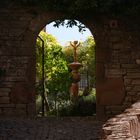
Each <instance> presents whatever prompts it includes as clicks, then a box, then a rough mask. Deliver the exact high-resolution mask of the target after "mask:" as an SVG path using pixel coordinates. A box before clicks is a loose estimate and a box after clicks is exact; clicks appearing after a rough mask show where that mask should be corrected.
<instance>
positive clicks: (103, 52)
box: [96, 48, 111, 62]
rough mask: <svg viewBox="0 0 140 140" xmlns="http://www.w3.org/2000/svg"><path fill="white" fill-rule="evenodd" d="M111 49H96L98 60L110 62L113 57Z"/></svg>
mask: <svg viewBox="0 0 140 140" xmlns="http://www.w3.org/2000/svg"><path fill="white" fill-rule="evenodd" d="M110 58H111V50H108V49H100V48H97V50H96V61H97V62H109V61H110V60H111V59H110Z"/></svg>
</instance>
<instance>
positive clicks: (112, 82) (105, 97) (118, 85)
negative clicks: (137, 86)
mask: <svg viewBox="0 0 140 140" xmlns="http://www.w3.org/2000/svg"><path fill="white" fill-rule="evenodd" d="M96 91H97V103H98V104H99V105H119V104H122V102H123V99H124V97H125V90H124V83H123V79H121V78H112V79H106V80H104V81H102V83H99V84H98V83H97V85H96Z"/></svg>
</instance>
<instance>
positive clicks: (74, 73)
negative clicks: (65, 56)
mask: <svg viewBox="0 0 140 140" xmlns="http://www.w3.org/2000/svg"><path fill="white" fill-rule="evenodd" d="M70 45H71V46H72V47H73V55H74V62H73V63H71V64H69V67H70V68H71V69H72V84H71V87H70V94H71V99H72V101H73V102H76V101H77V98H78V91H79V86H78V82H79V81H80V74H79V73H78V70H79V68H80V67H81V66H82V65H81V64H80V63H79V62H78V61H77V48H78V46H79V45H80V43H78V41H74V42H73V43H72V42H70Z"/></svg>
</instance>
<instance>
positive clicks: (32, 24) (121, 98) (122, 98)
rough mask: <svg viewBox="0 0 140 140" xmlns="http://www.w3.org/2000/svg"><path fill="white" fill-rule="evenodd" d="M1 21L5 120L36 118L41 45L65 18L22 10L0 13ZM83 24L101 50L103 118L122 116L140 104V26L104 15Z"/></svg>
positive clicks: (99, 107)
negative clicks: (48, 28)
mask: <svg viewBox="0 0 140 140" xmlns="http://www.w3.org/2000/svg"><path fill="white" fill-rule="evenodd" d="M0 15H2V16H0V21H2V22H1V24H0V29H1V33H0V35H1V38H0V46H1V48H0V69H1V71H4V74H3V77H1V85H0V93H1V95H0V114H1V116H10V117H11V116H26V117H28V116H34V115H35V109H34V108H35V47H34V45H35V40H36V37H37V35H38V33H39V31H40V30H41V29H42V28H43V27H44V26H45V25H46V24H47V23H49V22H51V21H54V20H56V19H58V17H59V19H60V18H61V17H62V15H61V14H59V13H55V12H42V11H41V10H40V9H39V8H37V7H24V6H20V5H16V4H15V5H13V6H9V7H6V10H4V9H0ZM77 19H78V20H79V21H81V22H82V23H84V24H85V25H86V26H87V27H88V28H89V29H90V30H91V32H92V33H93V35H94V38H95V41H96V45H97V47H96V62H97V64H96V78H97V80H96V81H97V84H96V87H97V110H98V112H97V116H98V117H99V118H101V119H105V118H107V117H111V116H113V115H115V114H119V113H121V112H122V111H123V110H124V109H125V108H128V107H129V106H130V105H131V104H132V103H134V102H136V101H137V100H139V99H140V97H139V91H140V89H139V85H140V72H139V60H140V57H139V56H140V53H139V52H140V51H139V44H140V42H139V25H137V24H136V25H135V26H133V23H131V22H130V21H129V19H122V18H117V17H116V18H113V19H112V18H109V17H108V16H98V15H97V16H96V17H95V16H93V18H87V19H83V18H82V17H79V18H77ZM126 21H128V24H125V23H126ZM124 54H125V55H124Z"/></svg>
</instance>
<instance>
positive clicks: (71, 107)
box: [36, 20, 96, 116]
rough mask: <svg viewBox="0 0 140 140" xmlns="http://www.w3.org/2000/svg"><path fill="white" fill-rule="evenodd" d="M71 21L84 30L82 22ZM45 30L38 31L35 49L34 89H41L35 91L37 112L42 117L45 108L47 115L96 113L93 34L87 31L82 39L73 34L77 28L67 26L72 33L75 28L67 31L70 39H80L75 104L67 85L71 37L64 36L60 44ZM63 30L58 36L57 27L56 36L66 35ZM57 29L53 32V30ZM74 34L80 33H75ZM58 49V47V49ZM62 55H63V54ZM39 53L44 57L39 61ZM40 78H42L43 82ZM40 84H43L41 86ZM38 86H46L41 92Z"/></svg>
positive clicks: (68, 83) (69, 75)
mask: <svg viewBox="0 0 140 140" xmlns="http://www.w3.org/2000/svg"><path fill="white" fill-rule="evenodd" d="M56 22H58V21H56ZM68 22H70V20H65V21H64V23H63V24H66V25H67V26H68ZM73 22H75V23H76V22H77V23H79V25H80V26H81V27H82V28H83V30H84V29H85V30H87V29H86V27H84V25H83V24H82V23H80V22H78V21H76V20H74V21H73ZM77 23H76V24H77ZM52 24H56V23H55V22H54V23H52ZM79 25H77V26H79ZM51 28H52V27H51ZM47 29H48V30H49V28H46V29H43V30H42V31H41V32H40V34H39V36H38V39H37V44H36V52H37V54H36V57H37V58H36V61H37V62H36V63H37V65H36V73H37V75H36V78H37V81H36V82H37V87H38V88H37V89H40V90H37V95H38V96H37V112H40V113H41V112H42V115H43V116H44V110H45V112H46V115H47V113H48V115H51V114H52V115H57V116H89V115H90V116H92V115H95V113H96V91H95V77H96V76H95V41H94V39H93V36H92V35H91V33H90V31H89V30H88V31H87V32H86V34H87V36H86V38H84V40H80V39H79V37H77V36H76V34H75V33H76V31H77V30H78V28H77V30H76V29H73V28H71V29H70V30H71V32H72V31H73V32H74V31H75V32H74V34H72V33H70V32H69V34H71V36H72V39H74V40H77V39H79V47H78V58H77V59H78V63H79V62H80V63H81V66H82V67H81V68H80V72H79V73H80V75H81V81H79V82H77V84H79V93H78V100H77V103H74V102H72V100H71V93H70V86H71V84H72V81H71V72H70V71H71V69H70V67H68V65H69V64H70V63H73V62H74V56H73V49H72V48H73V47H72V46H71V43H72V39H71V40H70V39H69V40H66V39H65V41H67V42H65V43H66V44H65V45H64V43H63V45H62V44H61V45H60V44H59V43H58V42H57V41H56V39H55V37H54V36H53V34H52V35H50V34H49V33H48V30H47ZM63 29H64V30H65V31H63V34H64V35H61V32H62V30H60V33H59V36H62V37H64V36H68V34H67V32H66V29H65V28H63ZM79 29H80V27H79ZM44 30H46V31H44ZM53 30H54V29H53ZM56 31H57V30H56ZM56 31H55V32H54V33H56ZM83 34H84V32H83ZM77 35H79V34H78V33H77ZM59 36H57V37H59ZM83 36H84V35H83ZM83 36H82V35H81V36H80V37H83ZM74 40H73V41H74ZM39 41H43V42H42V43H43V44H41V42H39ZM69 41H70V42H69ZM40 45H41V46H40ZM42 45H44V46H42ZM42 47H44V50H43V52H42ZM57 50H59V52H58V51H57ZM43 53H45V54H43ZM54 53H55V54H56V53H57V55H54ZM62 54H63V55H64V56H63V57H62ZM60 55H61V56H60ZM42 56H43V57H44V58H43V60H42ZM40 60H41V61H42V62H41V61H40ZM64 63H65V65H64ZM42 65H43V66H42ZM41 68H43V70H42V71H44V72H42V71H41ZM54 69H55V70H54ZM42 73H43V74H44V75H43V78H42V77H40V75H42ZM66 76H67V77H66ZM44 77H45V79H44ZM58 77H59V79H58ZM42 79H43V80H44V81H43V82H42ZM42 84H43V85H44V86H43V87H42ZM41 87H42V88H44V87H45V88H44V90H42V92H41ZM56 90H57V91H56ZM42 95H43V96H42ZM44 95H45V96H44ZM41 96H42V99H43V100H44V101H43V102H42V107H41ZM39 104H40V107H39ZM44 105H45V106H44ZM41 108H42V111H41Z"/></svg>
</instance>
